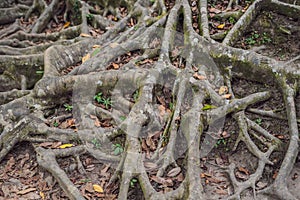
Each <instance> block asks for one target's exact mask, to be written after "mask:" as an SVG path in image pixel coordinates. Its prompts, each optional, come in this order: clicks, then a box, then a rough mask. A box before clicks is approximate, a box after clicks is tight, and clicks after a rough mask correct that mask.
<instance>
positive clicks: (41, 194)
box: [40, 192, 45, 200]
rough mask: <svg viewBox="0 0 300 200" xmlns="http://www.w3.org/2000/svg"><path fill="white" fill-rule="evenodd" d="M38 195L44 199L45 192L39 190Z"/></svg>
mask: <svg viewBox="0 0 300 200" xmlns="http://www.w3.org/2000/svg"><path fill="white" fill-rule="evenodd" d="M40 196H41V198H42V200H44V199H45V194H44V192H40Z"/></svg>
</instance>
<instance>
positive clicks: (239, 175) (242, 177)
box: [235, 171, 249, 181]
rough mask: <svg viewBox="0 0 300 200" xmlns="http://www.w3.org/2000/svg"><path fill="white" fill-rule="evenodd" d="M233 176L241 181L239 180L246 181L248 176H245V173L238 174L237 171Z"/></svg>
mask: <svg viewBox="0 0 300 200" xmlns="http://www.w3.org/2000/svg"><path fill="white" fill-rule="evenodd" d="M235 176H236V177H237V178H239V179H241V180H244V181H245V180H247V179H248V177H249V176H248V175H247V174H245V173H242V172H239V171H237V172H236V173H235Z"/></svg>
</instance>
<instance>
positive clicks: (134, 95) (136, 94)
mask: <svg viewBox="0 0 300 200" xmlns="http://www.w3.org/2000/svg"><path fill="white" fill-rule="evenodd" d="M139 95H140V92H139V90H136V91H135V92H134V93H133V101H134V102H135V103H136V102H137V100H138V98H139Z"/></svg>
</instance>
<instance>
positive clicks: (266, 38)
mask: <svg viewBox="0 0 300 200" xmlns="http://www.w3.org/2000/svg"><path fill="white" fill-rule="evenodd" d="M270 42H272V39H271V38H270V37H269V36H268V34H267V33H263V35H262V43H263V44H267V43H270Z"/></svg>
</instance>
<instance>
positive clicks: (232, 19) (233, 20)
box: [228, 16, 236, 24]
mask: <svg viewBox="0 0 300 200" xmlns="http://www.w3.org/2000/svg"><path fill="white" fill-rule="evenodd" d="M228 21H229V23H231V24H234V23H235V22H236V21H235V19H234V17H232V16H230V17H229V18H228Z"/></svg>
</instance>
